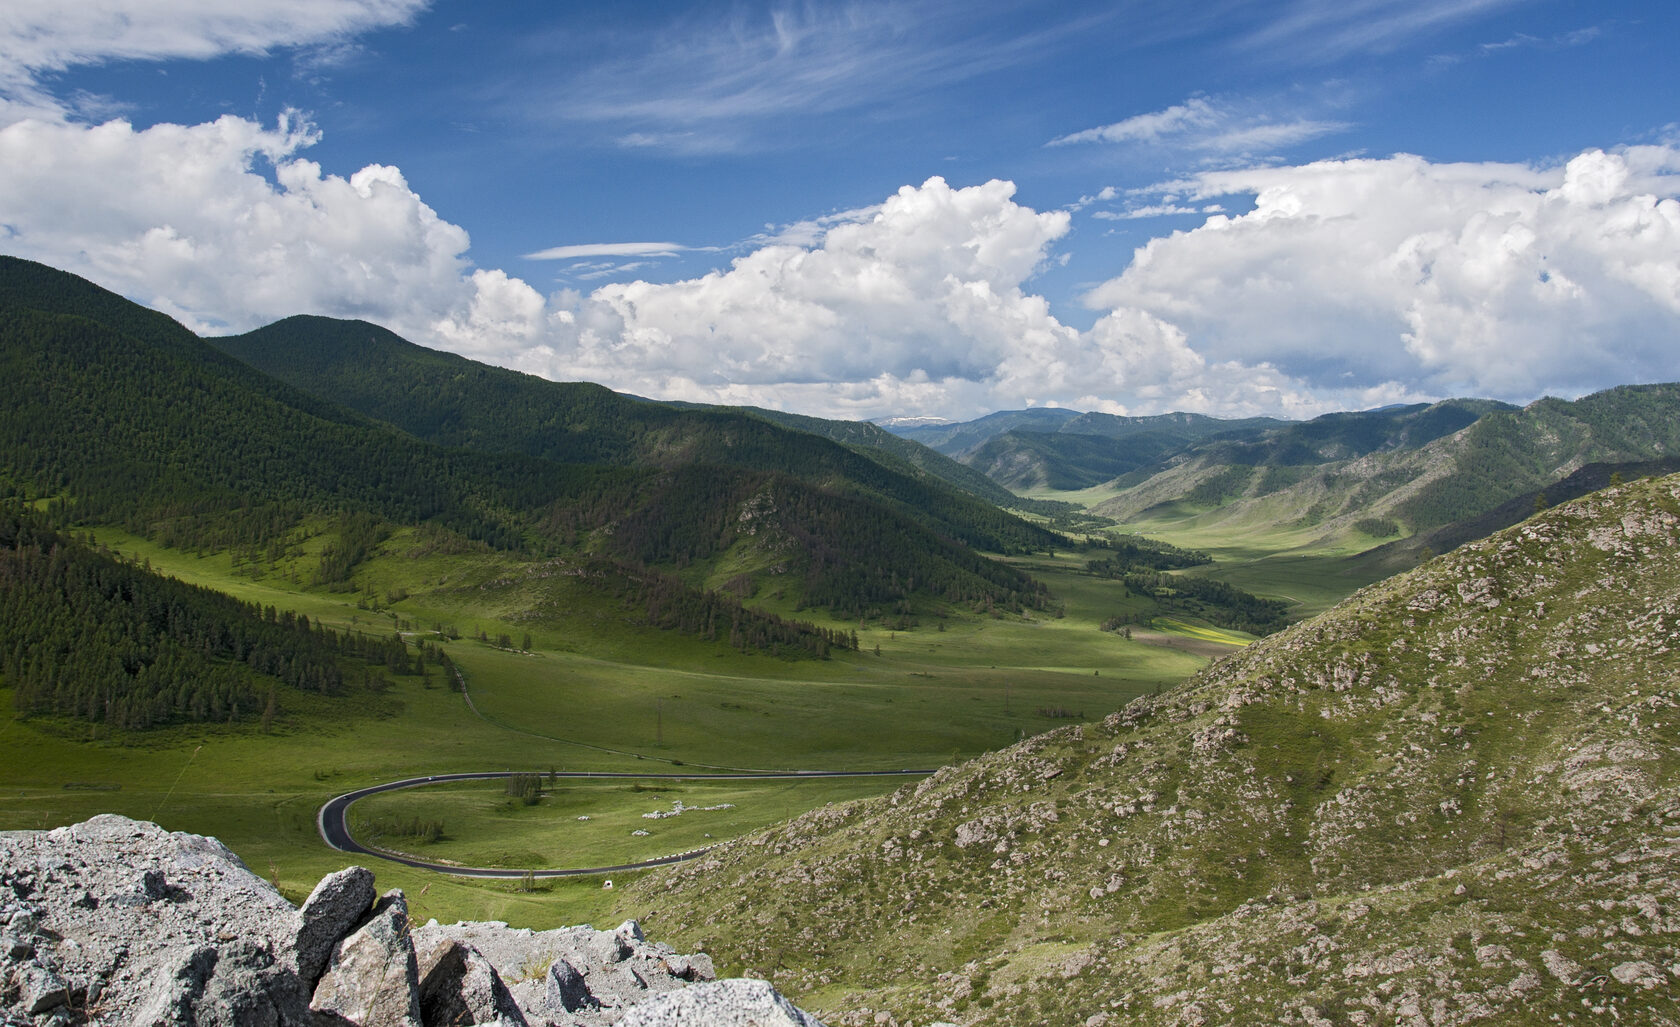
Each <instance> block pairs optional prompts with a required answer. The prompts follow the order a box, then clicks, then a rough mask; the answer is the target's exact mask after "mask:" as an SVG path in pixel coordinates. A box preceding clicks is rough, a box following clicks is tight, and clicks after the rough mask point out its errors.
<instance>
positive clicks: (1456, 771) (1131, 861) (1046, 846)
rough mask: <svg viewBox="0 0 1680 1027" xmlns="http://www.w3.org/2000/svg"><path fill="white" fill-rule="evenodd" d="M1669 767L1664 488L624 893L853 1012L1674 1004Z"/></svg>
mask: <svg viewBox="0 0 1680 1027" xmlns="http://www.w3.org/2000/svg"><path fill="white" fill-rule="evenodd" d="M1677 773H1680V477H1669V478H1662V479H1651V480H1645V481H1640V482H1637V483H1634V484H1631V485H1624V486H1619V487H1615V488H1611V489H1608V490H1606V491H1603V492H1600V493H1595V494H1593V495H1591V496H1588V497H1586V498H1584V499H1582V500H1579V501H1577V502H1574V503H1571V504H1568V505H1567V506H1562V507H1558V508H1555V509H1552V510H1548V511H1546V512H1544V513H1541V514H1539V515H1537V516H1535V517H1534V518H1533V519H1531V520H1529V521H1527V522H1525V523H1523V524H1521V525H1518V526H1515V527H1513V528H1511V529H1509V530H1506V531H1504V532H1501V533H1499V534H1497V535H1494V536H1492V537H1490V538H1487V539H1484V540H1482V541H1479V542H1475V543H1472V544H1470V545H1467V546H1465V547H1463V548H1461V549H1460V550H1458V551H1456V552H1455V553H1453V554H1451V555H1450V556H1446V557H1442V558H1439V559H1436V560H1433V561H1431V562H1430V563H1428V564H1426V565H1425V566H1423V567H1420V568H1418V569H1416V570H1414V571H1411V572H1409V573H1407V574H1404V575H1401V576H1398V577H1396V578H1392V579H1390V580H1388V581H1385V582H1382V583H1380V584H1378V585H1374V586H1372V587H1370V588H1368V589H1366V590H1364V591H1362V592H1360V593H1358V594H1357V595H1355V596H1354V597H1352V598H1351V599H1349V600H1348V601H1346V602H1345V603H1343V604H1342V605H1340V606H1338V607H1336V608H1335V609H1333V610H1332V611H1330V612H1328V613H1326V614H1325V615H1323V616H1321V617H1319V618H1316V619H1314V620H1312V621H1309V622H1306V623H1303V624H1300V625H1297V626H1295V627H1293V628H1290V629H1288V630H1286V631H1284V632H1281V633H1279V634H1277V635H1273V636H1270V637H1268V638H1265V639H1262V640H1260V641H1257V642H1255V643H1253V644H1251V645H1250V646H1248V647H1247V648H1245V649H1243V650H1241V651H1239V652H1238V653H1236V654H1234V655H1232V656H1230V657H1228V658H1226V659H1223V660H1221V661H1219V662H1218V663H1215V664H1214V665H1212V666H1211V667H1209V668H1208V669H1206V670H1205V671H1203V672H1202V673H1201V674H1199V675H1198V676H1197V677H1195V678H1193V679H1191V680H1190V681H1189V682H1188V683H1186V684H1185V685H1183V686H1181V687H1179V688H1176V689H1173V690H1171V691H1169V692H1167V693H1165V694H1163V695H1160V696H1156V697H1144V698H1142V699H1139V700H1137V701H1135V702H1133V703H1132V704H1131V705H1129V706H1128V707H1126V708H1125V709H1124V710H1122V711H1120V712H1118V713H1116V714H1114V715H1113V716H1110V717H1109V718H1107V719H1106V720H1105V721H1104V722H1103V723H1102V724H1101V725H1100V726H1086V727H1074V728H1067V729H1063V730H1060V731H1055V732H1051V733H1049V734H1046V735H1041V736H1039V737H1036V738H1032V739H1029V740H1027V741H1026V742H1023V743H1021V744H1018V745H1016V746H1014V747H1012V748H1010V749H1006V750H1001V751H999V752H996V753H993V754H990V755H987V756H984V757H982V758H980V759H978V760H975V761H973V762H970V763H967V764H963V765H960V766H956V767H951V768H948V769H946V770H944V771H942V772H940V773H939V774H937V775H935V776H934V777H932V778H930V779H928V780H927V781H925V782H923V783H922V784H920V785H918V786H914V787H906V788H904V789H901V790H900V791H899V792H897V793H895V794H894V795H892V796H889V797H886V798H883V799H880V800H873V801H869V802H863V803H856V804H851V805H848V806H843V807H834V808H826V809H822V810H817V811H814V812H812V813H810V814H807V815H806V816H804V817H801V818H799V819H797V820H795V821H793V822H791V823H789V824H787V825H785V826H783V827H780V828H777V829H773V830H771V831H769V832H766V833H763V834H760V835H757V836H752V837H749V838H745V839H741V840H738V841H735V842H731V843H729V844H727V845H723V846H720V847H719V848H718V849H716V850H714V851H713V852H711V853H709V854H708V855H707V856H705V857H703V858H701V859H699V860H696V861H695V862H693V863H691V864H687V865H685V866H683V867H681V868H676V869H672V870H669V871H665V872H662V873H660V874H658V875H656V876H653V877H650V878H647V879H644V880H642V881H640V882H637V883H636V884H635V886H634V891H633V893H632V894H631V895H629V896H626V899H625V902H626V909H627V910H632V909H633V910H634V911H637V912H644V911H649V910H657V914H653V913H649V914H648V919H649V921H650V922H651V923H652V924H655V925H657V927H658V929H659V930H660V931H661V932H663V933H664V934H666V935H667V936H673V937H675V938H678V939H680V940H681V942H683V943H694V942H704V944H705V948H706V950H707V951H708V952H710V953H712V954H713V957H714V958H715V959H717V960H718V962H719V965H720V967H727V968H729V969H730V970H731V971H740V970H751V971H754V972H756V973H759V974H762V975H763V976H765V977H767V978H769V979H771V980H772V981H773V982H774V983H775V984H776V985H777V986H778V987H779V988H781V989H782V990H784V991H786V992H787V993H788V994H789V995H790V996H793V997H795V999H796V1000H797V1001H799V1002H800V1004H801V1005H803V1006H805V1007H806V1008H810V1009H812V1010H814V1011H816V1012H818V1013H819V1014H820V1015H823V1016H824V1018H825V1020H826V1021H827V1022H831V1023H839V1024H866V1023H881V1022H897V1023H905V1022H913V1023H926V1022H929V1021H931V1020H948V1021H952V1022H961V1023H964V1024H971V1025H975V1024H1019V1023H1055V1024H1080V1023H1085V1024H1110V1025H1115V1024H1134V1023H1135V1024H1193V1023H1237V1022H1245V1023H1279V1024H1314V1025H1319V1024H1325V1023H1350V1024H1354V1023H1363V1024H1380V1023H1409V1022H1424V1021H1425V1019H1427V1022H1429V1023H1431V1024H1438V1025H1439V1024H1468V1023H1489V1024H1491V1023H1509V1022H1524V1023H1537V1022H1553V1021H1557V1022H1569V1021H1572V1020H1575V1019H1577V1018H1582V1019H1590V1020H1595V1021H1604V1022H1609V1021H1612V1020H1619V1021H1622V1022H1638V1023H1646V1024H1674V1023H1680V1007H1677V1004H1676V997H1675V996H1676V991H1675V989H1674V974H1675V971H1674V969H1673V968H1674V967H1675V965H1676V964H1677V962H1680V917H1677V916H1676V914H1675V910H1676V909H1677V908H1680V794H1677V793H1676V792H1675V790H1674V787H1673V782H1674V781H1675V779H1676V774H1677ZM882 1014H885V1015H884V1016H883V1015H882ZM877 1017H880V1018H879V1019H878V1018H877ZM889 1018H890V1019H889Z"/></svg>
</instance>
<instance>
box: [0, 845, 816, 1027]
mask: <svg viewBox="0 0 1680 1027" xmlns="http://www.w3.org/2000/svg"><path fill="white" fill-rule="evenodd" d="M713 978H714V974H713V970H712V964H711V960H710V959H709V958H708V957H707V956H705V955H704V954H695V955H687V956H685V955H679V954H678V953H677V952H676V951H675V950H674V949H672V948H671V947H670V946H668V945H663V944H660V943H657V942H651V941H649V940H648V939H647V938H646V937H645V936H644V935H643V933H642V930H641V927H640V926H639V925H638V924H636V923H635V922H634V921H627V922H626V923H624V924H622V925H621V926H620V927H619V928H618V929H617V930H614V931H597V930H594V929H593V928H590V927H569V928H561V929H558V930H552V931H542V932H532V931H528V930H521V929H513V928H509V927H508V926H507V925H505V924H501V923H464V924H453V925H448V926H444V925H440V924H438V923H437V922H436V921H433V922H430V923H427V924H425V925H424V926H417V925H414V924H412V923H411V922H410V920H409V918H408V905H407V902H406V900H405V899H404V897H403V894H402V893H401V892H400V891H392V892H387V893H386V894H385V895H383V896H381V897H378V898H377V900H376V898H375V891H374V884H373V874H372V873H371V872H370V871H368V870H366V869H364V868H362V867H351V868H349V869H346V870H343V871H340V872H339V873H336V874H332V875H330V876H328V877H327V878H325V879H324V880H323V881H322V882H321V883H320V884H319V885H318V886H317V887H316V889H315V891H314V892H313V893H312V894H311V895H310V896H309V898H308V899H307V900H306V901H305V902H304V904H303V906H302V907H301V908H297V909H294V908H293V907H292V905H291V903H289V902H287V901H286V900H285V899H284V898H282V897H281V896H280V894H279V893H278V892H276V891H275V890H274V888H273V887H272V886H271V885H270V884H269V883H268V882H266V881H264V880H263V879H262V878H260V877H258V876H256V875H255V874H252V873H251V872H250V871H249V870H247V869H246V867H245V866H244V864H242V863H241V862H240V861H239V859H238V857H236V856H235V855H234V854H233V853H232V852H230V851H229V850H228V849H227V848H226V847H224V846H223V845H222V844H221V843H220V842H218V841H216V840H215V839H214V838H204V837H200V836H198V835H190V834H171V833H169V832H167V831H165V830H163V829H162V828H160V827H158V826H157V825H155V824H149V823H144V822H141V821H135V820H129V819H128V818H126V817H120V816H111V815H106V816H99V817H94V818H93V819H92V820H89V821H87V822H85V823H81V824H76V825H73V826H71V827H62V828H58V829H56V830H52V831H14V832H5V833H0V1023H4V1024H5V1027H14V1025H23V1024H29V1025H48V1024H54V1025H58V1024H63V1025H70V1024H84V1023H88V1024H136V1025H146V1027H150V1025H153V1024H194V1025H205V1027H209V1025H218V1027H219V1025H224V1024H225V1025H229V1027H234V1025H237V1027H281V1025H293V1024H296V1025H311V1027H329V1025H331V1027H344V1025H349V1024H356V1025H365V1027H375V1025H379V1027H385V1025H391V1027H396V1025H404V1027H433V1025H441V1024H450V1025H455V1024H498V1025H502V1027H515V1025H531V1027H543V1025H549V1024H564V1025H568V1027H604V1025H608V1024H616V1023H620V1022H623V1023H627V1024H630V1023H640V1024H646V1025H691V1024H693V1025H699V1024H705V1025H719V1027H727V1025H731V1024H738V1025H746V1024H753V1025H756V1027H812V1025H817V1027H820V1025H819V1024H817V1021H816V1020H814V1019H811V1018H810V1017H809V1016H807V1015H806V1014H804V1013H802V1012H801V1011H799V1010H798V1009H796V1008H795V1007H794V1006H793V1005H792V1004H791V1003H789V1002H788V1001H787V1000H786V999H784V998H782V997H781V996H780V995H779V994H776V993H775V991H774V989H772V988H770V987H769V986H768V985H767V984H765V983H764V982H762V981H745V980H726V981H717V980H714V979H713ZM696 983H701V984H703V985H704V988H705V990H704V991H703V992H701V993H700V994H698V995H697V996H695V997H693V998H688V997H685V992H686V991H687V990H688V989H689V988H690V986H691V985H693V984H696Z"/></svg>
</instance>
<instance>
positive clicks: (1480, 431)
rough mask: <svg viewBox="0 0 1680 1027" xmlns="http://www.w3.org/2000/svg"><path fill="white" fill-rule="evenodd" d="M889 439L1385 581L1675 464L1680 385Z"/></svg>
mask: <svg viewBox="0 0 1680 1027" xmlns="http://www.w3.org/2000/svg"><path fill="white" fill-rule="evenodd" d="M895 430H896V431H897V433H898V434H900V435H903V436H904V437H906V438H914V439H918V440H920V441H922V442H924V443H926V444H927V445H929V446H930V447H932V448H935V449H938V450H939V451H940V452H942V453H945V454H947V455H949V456H952V457H953V458H955V459H957V460H959V461H960V462H962V463H964V464H966V465H967V466H969V467H970V468H973V469H975V470H978V471H982V472H984V473H985V474H986V475H987V476H988V477H990V478H991V479H992V480H994V481H996V482H998V483H999V484H1002V485H1006V486H1008V487H1009V488H1011V489H1015V490H1021V491H1027V490H1035V491H1039V492H1040V493H1041V494H1042V493H1043V492H1044V491H1045V490H1052V491H1075V490H1086V489H1091V490H1097V491H1096V492H1095V493H1089V494H1088V497H1091V498H1093V506H1092V510H1093V512H1095V513H1098V514H1101V515H1103V516H1106V517H1108V518H1111V519H1113V520H1115V521H1117V522H1119V523H1121V524H1125V525H1128V526H1131V527H1134V528H1136V529H1137V530H1141V531H1146V532H1147V531H1150V530H1158V531H1159V530H1169V529H1172V528H1197V529H1202V528H1210V527H1217V528H1221V529H1223V530H1226V531H1228V532H1230V533H1231V534H1233V535H1241V534H1245V533H1249V532H1253V531H1256V530H1264V529H1267V528H1287V529H1291V530H1295V529H1306V530H1307V531H1308V534H1309V535H1312V536H1315V537H1317V538H1318V539H1319V540H1320V542H1322V543H1326V544H1334V545H1337V546H1338V547H1342V548H1347V547H1353V548H1372V547H1385V548H1384V551H1383V553H1382V554H1373V556H1372V558H1371V560H1370V562H1371V563H1372V566H1373V567H1377V566H1381V567H1383V568H1385V569H1386V570H1387V571H1392V570H1395V569H1399V568H1400V567H1402V566H1410V565H1411V563H1413V562H1415V559H1416V554H1417V553H1418V552H1421V551H1422V550H1423V549H1425V548H1429V549H1432V550H1433V551H1435V552H1440V551H1443V550H1444V549H1446V548H1451V547H1452V546H1455V545H1458V544H1461V543H1462V542H1464V541H1467V540H1468V539H1471V538H1478V537H1481V536H1482V535H1485V534H1487V533H1488V532H1489V531H1492V530H1495V529H1497V528H1499V527H1503V526H1505V525H1507V524H1511V523H1514V521H1515V520H1517V519H1520V518H1521V516H1527V515H1528V514H1529V513H1532V512H1533V508H1534V504H1535V502H1536V501H1537V500H1538V501H1542V502H1543V501H1561V500H1563V499H1567V498H1573V497H1574V496H1577V495H1580V494H1582V492H1583V490H1584V489H1586V488H1587V486H1588V485H1589V483H1592V482H1596V483H1598V485H1599V487H1602V485H1603V484H1604V483H1607V482H1608V481H1609V478H1610V475H1612V474H1616V473H1619V474H1621V476H1622V477H1624V478H1625V477H1631V476H1638V475H1645V474H1651V473H1661V472H1663V471H1665V470H1667V469H1670V468H1671V467H1672V466H1673V465H1672V463H1671V461H1673V460H1674V459H1676V458H1677V457H1680V386H1677V385H1643V386H1625V387H1621V388H1616V389H1610V390H1607V391H1605V392H1601V393H1597V394H1595V395H1592V396H1587V397H1584V398H1582V399H1580V400H1576V401H1573V402H1569V401H1564V400H1558V399H1543V400H1540V401H1537V402H1535V403H1532V404H1530V405H1529V406H1527V407H1525V408H1520V409H1519V408H1517V407H1514V406H1511V405H1510V404H1506V403H1500V402H1497V401H1494V400H1485V399H1451V400H1444V401H1442V402H1439V403H1432V404H1412V405H1403V406H1389V407H1383V408H1381V409H1378V410H1368V411H1360V412H1350V413H1333V414H1326V415H1324V416H1322V417H1318V418H1314V419H1313V420H1310V421H1299V422H1289V421H1276V420H1272V419H1269V418H1251V419H1243V420H1220V419H1216V418H1210V417H1205V416H1202V415H1199V414H1186V413H1175V414H1163V415H1159V416H1154V417H1113V416H1110V415H1106V414H1095V413H1085V414H1080V413H1075V412H1073V411H1068V410H1042V409H1040V410H1026V411H1007V412H1002V413H996V414H990V415H987V416H986V417H982V418H979V419H977V420H974V421H969V422H965V423H962V424H942V425H937V426H923V427H914V428H898V429H895ZM1543 493H1545V494H1546V495H1545V496H1544V498H1542V494H1543ZM1512 504H1516V505H1515V506H1513V505H1512ZM1519 507H1520V508H1521V509H1519ZM1519 514H1520V516H1519ZM1396 539H1398V540H1399V541H1390V540H1396Z"/></svg>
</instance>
